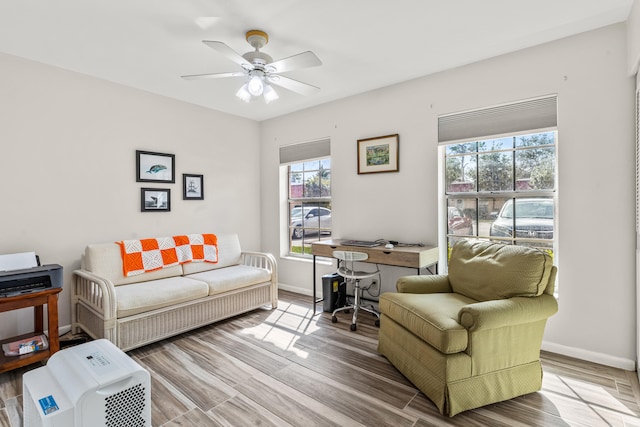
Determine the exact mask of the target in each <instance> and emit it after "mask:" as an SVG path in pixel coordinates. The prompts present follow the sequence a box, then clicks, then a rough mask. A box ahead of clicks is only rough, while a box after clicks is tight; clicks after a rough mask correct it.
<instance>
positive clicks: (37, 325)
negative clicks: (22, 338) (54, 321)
mask: <svg viewBox="0 0 640 427" xmlns="http://www.w3.org/2000/svg"><path fill="white" fill-rule="evenodd" d="M42 310H43V309H42V306H41V305H36V306H35V307H33V331H34V333H36V334H41V333H42V332H43V331H44V314H43V311H42Z"/></svg>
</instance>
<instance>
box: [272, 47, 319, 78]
mask: <svg viewBox="0 0 640 427" xmlns="http://www.w3.org/2000/svg"><path fill="white" fill-rule="evenodd" d="M318 65H322V61H320V59H319V58H318V57H317V56H316V54H315V53H313V52H311V51H306V52H302V53H299V54H297V55H293V56H290V57H288V58H284V59H280V60H278V61H274V62H271V63H269V64H267V69H268V70H269V72H272V73H285V72H287V71H293V70H299V69H300V68H309V67H317V66H318Z"/></svg>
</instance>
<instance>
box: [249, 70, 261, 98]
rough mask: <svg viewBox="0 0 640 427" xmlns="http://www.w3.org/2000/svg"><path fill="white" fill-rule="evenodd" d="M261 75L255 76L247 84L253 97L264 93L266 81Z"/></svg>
mask: <svg viewBox="0 0 640 427" xmlns="http://www.w3.org/2000/svg"><path fill="white" fill-rule="evenodd" d="M262 79H263V77H262V76H261V75H260V74H257V73H256V74H254V75H253V76H252V77H251V78H250V79H249V82H248V83H247V90H248V91H249V93H250V94H251V95H253V96H260V95H262V92H263V91H264V81H263V80H262Z"/></svg>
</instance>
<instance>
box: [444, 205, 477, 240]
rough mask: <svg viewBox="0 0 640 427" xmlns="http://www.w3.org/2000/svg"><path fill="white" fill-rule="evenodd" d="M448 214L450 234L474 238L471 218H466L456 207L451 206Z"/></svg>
mask: <svg viewBox="0 0 640 427" xmlns="http://www.w3.org/2000/svg"><path fill="white" fill-rule="evenodd" d="M447 214H448V217H449V220H448V231H447V233H448V234H457V235H464V236H473V219H472V218H471V217H469V216H465V215H464V214H463V213H462V211H460V209H458V208H456V207H455V206H449V207H448V210H447Z"/></svg>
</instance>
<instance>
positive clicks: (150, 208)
mask: <svg viewBox="0 0 640 427" xmlns="http://www.w3.org/2000/svg"><path fill="white" fill-rule="evenodd" d="M140 210H141V211H142V212H169V211H171V189H170V188H141V189H140Z"/></svg>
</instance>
